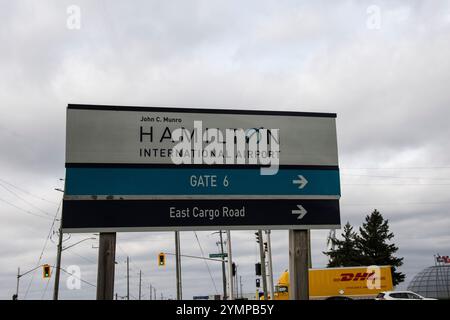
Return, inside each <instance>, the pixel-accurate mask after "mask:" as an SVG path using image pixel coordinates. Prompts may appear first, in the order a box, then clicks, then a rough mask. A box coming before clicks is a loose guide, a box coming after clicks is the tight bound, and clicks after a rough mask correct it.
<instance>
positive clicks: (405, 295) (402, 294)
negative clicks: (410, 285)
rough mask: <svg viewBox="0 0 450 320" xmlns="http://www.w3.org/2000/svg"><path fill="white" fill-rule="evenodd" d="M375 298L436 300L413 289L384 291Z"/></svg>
mask: <svg viewBox="0 0 450 320" xmlns="http://www.w3.org/2000/svg"><path fill="white" fill-rule="evenodd" d="M375 300H436V299H432V298H425V297H422V296H421V295H419V294H417V293H414V292H412V291H384V292H380V293H379V294H378V295H377V297H376V298H375Z"/></svg>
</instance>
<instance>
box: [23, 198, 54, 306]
mask: <svg viewBox="0 0 450 320" xmlns="http://www.w3.org/2000/svg"><path fill="white" fill-rule="evenodd" d="M61 205H62V199H61V201H60V203H59V205H58V209H56V213H55V217H54V218H53V222H52V224H51V226H50V230H49V232H48V235H47V238H46V239H45V242H44V247H43V248H42V251H41V254H40V255H39V259H38V262H37V264H36V266H39V264H40V263H41V259H42V256H43V255H44V251H45V249H46V248H47V244H48V240H49V239H50V237H51V234H52V231H53V228H54V226H55V222H56V217H57V216H58V212H59V210H60V209H61ZM33 279H34V272H33V273H32V275H31V279H30V282H29V283H28V288H27V291H26V292H25V295H24V298H26V297H27V294H28V291H30V288H31V283H32V282H33Z"/></svg>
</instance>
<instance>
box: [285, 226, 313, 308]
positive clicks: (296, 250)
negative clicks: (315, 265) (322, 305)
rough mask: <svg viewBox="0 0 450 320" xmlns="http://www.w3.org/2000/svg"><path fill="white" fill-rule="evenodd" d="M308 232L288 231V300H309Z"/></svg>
mask: <svg viewBox="0 0 450 320" xmlns="http://www.w3.org/2000/svg"><path fill="white" fill-rule="evenodd" d="M308 251H309V250H308V230H289V299H290V300H309V274H308V271H309V268H308Z"/></svg>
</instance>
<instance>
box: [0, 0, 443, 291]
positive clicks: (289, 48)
mask: <svg viewBox="0 0 450 320" xmlns="http://www.w3.org/2000/svg"><path fill="white" fill-rule="evenodd" d="M70 5H76V6H77V7H76V8H79V10H80V14H81V15H80V18H81V19H80V28H79V29H77V28H76V26H77V25H76V23H77V21H74V20H73V16H72V15H71V14H70V13H69V14H68V13H67V10H68V8H69V7H70ZM76 8H75V9H76ZM71 12H73V11H71ZM0 26H1V27H0V133H1V134H0V150H1V152H0V219H1V220H0V221H1V223H0V243H1V245H0V265H1V266H2V268H1V269H0V298H2V299H10V298H11V296H12V294H13V293H14V291H15V287H16V274H17V267H20V268H21V270H22V271H27V270H29V269H32V268H33V267H34V266H36V265H37V264H38V263H49V264H54V263H55V253H56V245H55V243H54V240H55V237H51V239H50V240H49V241H47V242H46V239H47V236H48V235H49V232H50V234H51V233H52V230H53V231H54V230H55V227H56V226H57V225H58V222H57V223H56V225H55V226H54V228H52V227H51V226H52V220H53V217H54V215H55V214H56V212H57V208H58V204H59V203H60V201H61V197H62V193H60V192H58V191H55V190H54V189H55V188H62V187H63V182H62V181H60V180H59V179H60V178H63V177H64V174H65V173H64V170H65V169H64V149H65V112H66V106H67V104H68V103H89V104H116V105H142V106H179V107H199V108H234V109H267V110H295V111H317V112H336V113H337V115H338V118H337V133H338V144H339V164H340V168H341V182H342V198H341V219H342V221H343V222H344V223H345V222H346V221H350V222H351V223H352V224H353V225H354V226H359V225H360V224H361V223H362V222H363V220H364V217H365V215H367V214H369V213H370V212H371V211H373V209H375V208H377V209H378V210H380V211H381V213H382V214H383V215H384V217H385V218H387V219H389V221H390V226H391V230H392V231H393V232H394V234H395V238H394V241H395V243H396V244H397V245H398V246H399V248H400V249H399V251H398V256H401V257H404V266H403V267H402V268H401V271H402V272H404V273H406V275H407V278H406V281H405V283H404V285H403V287H405V286H406V285H407V284H408V282H409V281H410V280H411V279H412V277H413V276H414V275H415V274H416V273H417V272H418V271H420V270H421V269H423V268H424V267H427V266H429V265H432V264H433V255H434V254H436V253H440V254H447V255H448V254H450V234H449V229H450V215H449V213H450V212H449V211H450V192H449V190H450V152H449V150H450V139H449V137H450V126H449V125H448V121H449V118H450V94H449V84H450V59H449V57H450V2H449V1H440V0H435V1H393V0H389V1H376V0H373V1H310V2H306V1H282V2H281V1H261V0H255V1H211V0H204V1H129V2H128V1H106V0H95V1H94V0H90V1H78V0H71V1H62V0H58V1H56V0H55V1H44V0H35V1H32V0H29V1H25V0H20V1H18V0H14V1H13V0H11V1H8V0H0ZM73 27H75V28H73ZM338 233H340V232H339V231H338ZM287 234H288V232H287V231H275V232H273V236H272V247H273V252H274V254H273V263H274V276H275V279H276V278H278V276H279V275H280V273H281V272H282V271H283V270H285V269H286V268H287V266H288V246H287V245H288V239H287ZM197 235H198V238H199V243H200V245H201V248H202V249H200V247H199V243H198V242H197V240H196V237H195V235H194V233H193V232H183V233H182V234H181V238H182V251H183V253H185V254H190V255H196V256H198V255H201V250H203V252H204V254H205V255H207V254H209V253H212V252H216V251H217V247H216V241H217V239H218V237H217V235H214V234H211V232H198V233H197ZM326 235H327V231H326V230H325V231H313V232H312V260H313V267H323V266H325V265H326V262H327V260H326V257H325V256H324V255H323V254H322V251H324V250H326ZM89 236H90V235H89V234H88V235H72V236H71V238H70V239H68V240H67V241H66V242H65V244H66V245H70V244H72V243H75V242H76V241H77V240H82V239H84V238H86V237H89ZM66 238H68V236H67V237H66ZM52 240H53V241H52ZM254 240H255V238H254V234H253V231H248V232H247V231H239V232H232V241H233V244H235V246H233V251H234V255H235V256H234V258H235V261H236V263H237V264H238V266H239V267H238V273H239V275H241V276H242V283H243V288H244V291H245V292H249V293H250V292H254V290H255V287H254V283H255V277H254V263H255V262H257V260H258V251H257V246H256V243H255V241H254ZM93 246H94V247H95V246H97V241H86V242H83V243H82V244H79V245H78V246H76V247H74V248H71V249H68V250H67V251H64V253H63V261H62V263H63V268H68V266H70V265H78V266H80V268H81V272H82V278H83V280H85V281H87V282H89V283H91V284H94V285H95V283H96V270H97V250H96V249H94V248H93ZM173 247H174V241H173V233H170V232H168V233H121V234H118V246H117V259H116V260H117V262H118V264H117V267H116V292H117V293H118V295H119V296H124V295H125V294H126V290H125V275H126V273H125V270H126V267H125V263H124V262H125V260H126V256H127V255H129V256H130V258H131V261H132V263H131V293H132V297H137V294H138V287H137V285H138V272H139V269H142V272H143V284H144V288H143V294H144V298H148V291H149V284H150V283H151V284H152V285H153V286H154V287H156V288H157V290H158V291H157V295H158V297H160V293H161V292H162V293H163V294H164V297H172V298H173V297H176V293H175V273H174V259H173V258H172V257H169V258H168V266H167V267H166V268H165V269H161V268H159V269H158V267H157V265H156V256H157V253H158V252H160V251H167V252H173V251H174V248H173ZM43 248H44V250H43ZM41 252H43V253H42V257H41V259H40V260H39V258H40V253H41ZM182 264H183V285H184V297H185V298H191V297H192V296H193V295H206V294H215V293H220V292H221V290H222V285H221V273H220V264H218V263H216V262H209V263H208V265H206V264H205V262H204V261H201V260H193V259H183V261H182ZM208 268H209V271H210V273H209V272H208ZM210 274H211V276H210ZM53 279H54V277H52V279H51V280H50V282H47V281H44V280H43V279H42V276H41V270H40V269H39V270H37V271H36V272H35V273H30V274H28V275H26V276H24V277H22V278H21V283H20V292H19V296H20V298H26V299H50V298H51V294H52V289H53ZM66 279H67V277H66V275H65V274H62V282H61V294H60V296H61V298H63V299H69V298H74V299H93V298H95V288H94V287H93V286H91V285H90V284H88V283H83V284H82V286H81V289H80V290H69V289H68V288H67V286H66Z"/></svg>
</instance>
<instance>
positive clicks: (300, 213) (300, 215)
mask: <svg viewBox="0 0 450 320" xmlns="http://www.w3.org/2000/svg"><path fill="white" fill-rule="evenodd" d="M297 208H298V209H294V210H292V214H298V217H297V219H298V220H301V219H303V217H304V216H305V215H306V214H307V213H308V211H306V209H305V208H303V206H301V205H299V204H298V205H297Z"/></svg>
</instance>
